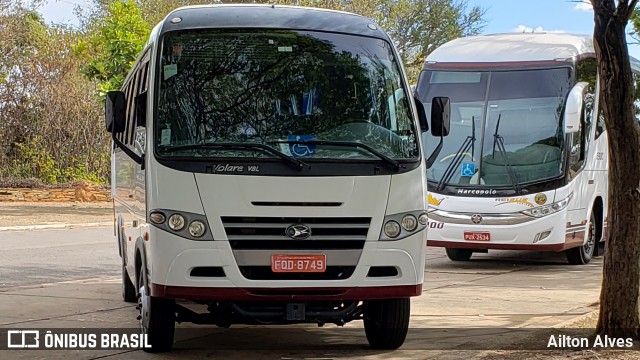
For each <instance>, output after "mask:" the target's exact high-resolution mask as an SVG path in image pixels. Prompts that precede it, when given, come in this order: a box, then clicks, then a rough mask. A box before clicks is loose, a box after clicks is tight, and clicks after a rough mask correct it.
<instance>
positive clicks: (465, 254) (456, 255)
mask: <svg viewBox="0 0 640 360" xmlns="http://www.w3.org/2000/svg"><path fill="white" fill-rule="evenodd" d="M445 250H446V252H447V257H448V258H449V259H450V260H452V261H469V259H471V255H472V254H473V250H471V249H454V248H445Z"/></svg>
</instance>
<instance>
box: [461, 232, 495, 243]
mask: <svg viewBox="0 0 640 360" xmlns="http://www.w3.org/2000/svg"><path fill="white" fill-rule="evenodd" d="M464 239H465V240H468V241H491V233H488V232H477V231H465V232H464Z"/></svg>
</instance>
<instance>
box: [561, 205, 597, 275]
mask: <svg viewBox="0 0 640 360" xmlns="http://www.w3.org/2000/svg"><path fill="white" fill-rule="evenodd" d="M587 229H588V230H587V241H586V242H585V244H584V245H582V246H580V247H576V248H572V249H569V250H567V251H566V254H567V260H568V261H569V264H571V265H586V264H588V263H589V262H590V261H591V259H592V258H593V255H594V252H595V248H596V246H598V244H597V243H596V218H595V216H594V214H593V213H592V214H591V218H590V219H589V226H588V228H587Z"/></svg>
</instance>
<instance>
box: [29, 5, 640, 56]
mask: <svg viewBox="0 0 640 360" xmlns="http://www.w3.org/2000/svg"><path fill="white" fill-rule="evenodd" d="M467 1H468V3H469V5H471V6H473V5H477V6H480V7H482V8H484V9H485V10H486V16H485V19H486V20H487V24H486V27H485V28H484V30H483V33H484V34H493V33H505V32H523V31H528V32H530V31H534V32H542V31H547V32H551V31H557V32H567V33H574V34H592V33H593V10H592V9H591V5H590V4H589V3H588V2H587V1H584V2H580V1H579V0H534V1H531V0H467ZM91 3H92V1H91V0H46V1H45V5H43V6H42V7H41V8H40V12H41V13H42V15H43V16H44V18H45V20H46V21H47V22H57V23H60V22H62V23H69V24H77V19H76V17H75V16H74V13H73V9H74V6H81V7H88V6H90V4H91ZM628 42H630V43H631V42H633V40H632V39H628ZM629 53H630V54H631V56H634V57H636V58H638V59H640V45H636V44H630V45H629Z"/></svg>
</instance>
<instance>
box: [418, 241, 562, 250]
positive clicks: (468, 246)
mask: <svg viewBox="0 0 640 360" xmlns="http://www.w3.org/2000/svg"><path fill="white" fill-rule="evenodd" d="M427 246H436V247H448V248H456V249H483V250H484V249H490V250H491V249H493V250H533V251H563V250H566V249H567V248H568V247H567V244H566V243H561V244H550V245H535V244H496V243H490V242H486V243H474V242H451V241H438V240H427Z"/></svg>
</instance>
